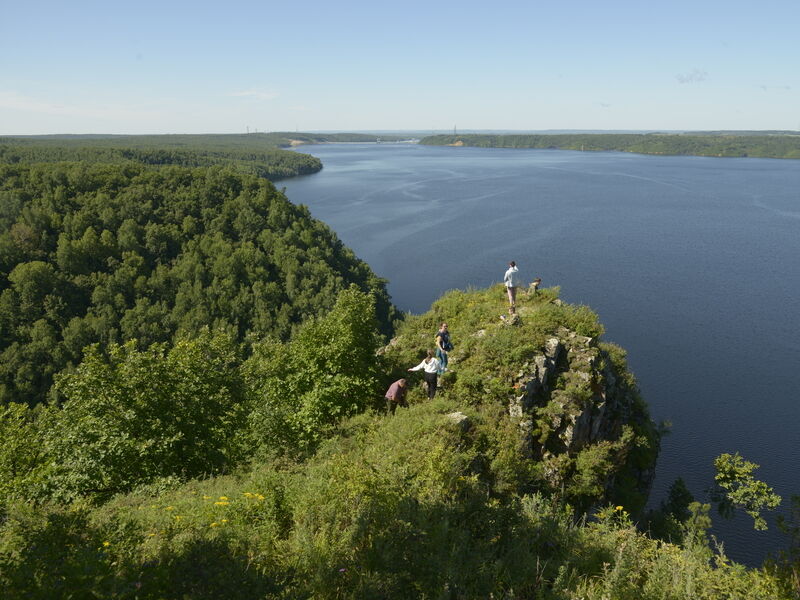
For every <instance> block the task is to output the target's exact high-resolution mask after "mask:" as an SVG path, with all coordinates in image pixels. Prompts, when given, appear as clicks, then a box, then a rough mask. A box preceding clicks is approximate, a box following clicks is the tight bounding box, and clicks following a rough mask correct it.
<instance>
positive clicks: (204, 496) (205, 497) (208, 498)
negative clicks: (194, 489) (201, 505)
mask: <svg viewBox="0 0 800 600" xmlns="http://www.w3.org/2000/svg"><path fill="white" fill-rule="evenodd" d="M203 500H211V496H206V495H205V494H203Z"/></svg>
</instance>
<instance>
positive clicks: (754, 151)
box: [420, 133, 800, 158]
mask: <svg viewBox="0 0 800 600" xmlns="http://www.w3.org/2000/svg"><path fill="white" fill-rule="evenodd" d="M420 143H421V144H427V145H431V146H477V147H480V148H551V149H558V150H586V151H612V150H613V151H618V152H636V153H638V154H673V155H691V156H729V157H747V156H750V157H758V158H800V135H715V134H704V135H691V134H660V133H651V134H612V133H597V134H566V135H478V134H474V135H473V134H467V135H434V136H430V137H426V138H423V139H422V140H421V141H420Z"/></svg>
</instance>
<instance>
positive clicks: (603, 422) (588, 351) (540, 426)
mask: <svg viewBox="0 0 800 600" xmlns="http://www.w3.org/2000/svg"><path fill="white" fill-rule="evenodd" d="M617 370H618V367H615V365H614V363H613V361H612V358H611V356H610V355H609V353H608V352H607V351H606V350H603V349H602V348H601V347H600V345H599V343H598V340H597V338H592V337H588V336H582V335H579V334H577V333H576V332H575V331H571V330H569V329H567V328H565V327H561V328H559V329H558V330H557V331H556V335H554V336H552V337H550V338H548V339H547V341H546V342H545V345H544V348H543V350H542V352H541V354H539V355H537V356H536V357H534V359H533V360H531V361H528V362H526V363H525V364H523V366H522V368H521V369H520V371H519V372H518V374H517V377H516V382H515V385H514V389H515V390H517V393H516V394H514V395H513V397H512V398H511V399H510V401H509V407H508V410H509V414H510V415H511V416H512V417H515V418H518V419H519V424H520V428H521V430H522V431H523V439H524V442H523V444H524V452H525V454H526V455H527V456H529V457H530V458H531V459H533V460H541V461H543V462H544V463H546V464H556V463H557V462H558V461H557V458H558V457H559V456H563V455H568V456H578V455H579V453H580V452H581V451H582V450H584V449H586V448H589V447H591V446H592V445H596V444H602V443H608V442H613V441H619V440H623V439H625V438H626V434H625V431H626V428H630V430H631V431H634V430H639V431H645V432H648V433H651V434H652V435H653V436H654V438H655V429H654V427H653V424H652V422H651V421H650V420H649V418H648V417H647V414H646V413H645V412H643V411H642V403H641V399H640V397H639V394H638V390H637V389H636V387H635V385H633V382H632V381H631V378H630V376H629V374H627V373H625V374H620V373H618V372H617ZM652 441H653V442H655V443H657V438H655V439H653V440H652ZM623 454H627V453H625V452H623ZM650 454H651V455H652V459H651V460H645V461H638V462H637V464H632V465H629V467H630V468H629V469H628V471H629V473H628V475H629V476H631V477H633V479H634V481H635V486H636V488H637V489H638V490H639V491H640V493H641V494H643V495H644V496H646V495H647V494H648V492H649V489H650V485H651V484H652V480H653V477H654V475H655V457H656V455H657V446H656V448H654V449H653V451H652V452H651V453H650ZM547 471H548V474H549V477H550V479H551V482H552V483H554V484H556V483H558V482H559V480H560V478H561V474H560V473H559V472H558V470H557V469H556V468H551V469H548V470H547ZM615 479H616V478H615V477H613V476H612V477H609V478H608V480H607V481H606V482H605V486H604V487H605V488H606V491H607V492H609V493H611V492H612V489H613V487H614V483H615Z"/></svg>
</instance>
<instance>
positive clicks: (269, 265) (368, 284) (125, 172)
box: [0, 163, 396, 404]
mask: <svg viewBox="0 0 800 600" xmlns="http://www.w3.org/2000/svg"><path fill="white" fill-rule="evenodd" d="M0 199H2V200H3V202H0V206H2V211H0V267H2V272H0V402H8V401H17V402H23V401H24V402H27V403H29V404H35V403H37V402H42V401H43V400H45V399H46V398H47V397H48V394H49V397H50V398H51V399H57V395H56V394H55V391H54V390H51V385H52V381H53V376H54V375H55V374H56V373H58V372H60V371H62V370H64V369H70V368H74V366H75V365H77V364H78V363H79V362H80V361H81V359H82V356H83V354H82V350H83V348H84V347H85V346H87V345H88V344H91V343H100V344H101V347H105V346H107V345H109V344H112V343H121V342H125V341H127V340H131V339H136V340H138V342H139V343H140V345H141V346H142V347H146V346H148V345H150V344H152V343H156V342H172V341H174V340H175V339H177V338H178V337H179V336H180V335H181V334H184V333H185V334H188V335H197V334H198V333H199V332H200V331H201V330H202V329H203V328H204V327H211V328H213V329H215V330H225V331H228V332H230V333H231V335H233V336H234V338H235V339H236V341H237V342H246V343H248V344H249V343H250V342H252V341H254V340H258V339H261V338H264V337H267V336H274V337H276V338H279V339H288V337H289V336H290V335H291V332H292V330H293V329H294V328H296V327H297V326H298V324H299V323H300V322H301V321H303V320H304V319H306V318H308V317H310V316H313V315H318V314H322V313H324V312H326V311H327V310H330V308H331V307H332V306H333V302H334V300H335V298H336V295H337V294H338V292H340V291H341V290H343V289H345V288H347V287H348V286H349V285H350V284H352V283H355V284H356V285H358V286H359V288H360V289H362V290H364V291H369V292H370V293H372V294H374V296H375V298H376V302H377V310H378V318H379V319H380V324H381V329H382V332H383V333H389V332H390V331H391V322H392V321H393V319H394V318H395V316H396V313H395V310H394V308H393V307H392V306H391V304H390V302H389V297H388V294H387V293H386V290H385V282H384V281H383V280H381V279H379V278H377V277H376V276H375V275H374V274H373V273H372V271H371V270H370V269H369V267H368V266H367V265H366V264H365V263H363V262H362V261H360V260H359V259H358V258H357V257H356V256H355V255H354V254H353V253H352V251H350V250H349V249H347V248H345V247H344V246H343V245H342V243H341V241H340V240H339V239H338V238H337V237H336V235H335V234H334V233H333V232H332V231H331V230H330V229H329V228H328V227H327V226H325V225H324V224H322V223H320V222H319V221H316V220H315V219H312V218H311V216H310V214H309V212H308V210H307V209H306V208H305V207H303V206H295V205H293V204H291V203H290V202H289V201H288V200H287V199H286V197H285V196H284V195H283V194H282V193H280V192H278V191H277V190H276V189H275V187H274V186H273V185H272V184H270V183H269V182H267V181H265V180H263V179H259V178H257V177H255V176H252V175H244V174H242V173H239V172H236V171H235V170H232V169H224V168H219V167H212V168H205V169H187V168H179V167H173V166H169V167H163V168H160V169H157V170H156V169H153V168H149V167H145V166H143V165H141V164H135V163H127V164H87V163H58V164H36V165H21V164H18V165H0ZM6 199H7V200H8V202H7V203H6V202H5V200H6Z"/></svg>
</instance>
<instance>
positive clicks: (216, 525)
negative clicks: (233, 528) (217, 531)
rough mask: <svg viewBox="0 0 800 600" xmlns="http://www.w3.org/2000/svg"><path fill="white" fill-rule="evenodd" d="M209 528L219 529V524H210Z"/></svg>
mask: <svg viewBox="0 0 800 600" xmlns="http://www.w3.org/2000/svg"><path fill="white" fill-rule="evenodd" d="M209 527H219V523H212V524H211V525H209Z"/></svg>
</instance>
